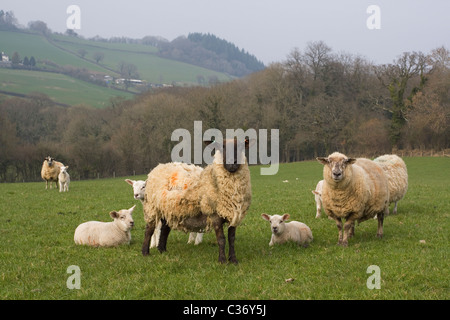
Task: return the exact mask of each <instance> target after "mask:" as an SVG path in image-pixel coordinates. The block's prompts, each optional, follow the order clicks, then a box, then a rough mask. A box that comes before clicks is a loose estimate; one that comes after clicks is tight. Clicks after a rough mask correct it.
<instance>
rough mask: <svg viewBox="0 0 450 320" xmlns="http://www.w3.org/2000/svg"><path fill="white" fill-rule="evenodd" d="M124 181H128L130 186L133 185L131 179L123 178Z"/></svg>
mask: <svg viewBox="0 0 450 320" xmlns="http://www.w3.org/2000/svg"><path fill="white" fill-rule="evenodd" d="M125 182H126V183H128V184H129V185H130V186H132V185H133V180H130V179H125Z"/></svg>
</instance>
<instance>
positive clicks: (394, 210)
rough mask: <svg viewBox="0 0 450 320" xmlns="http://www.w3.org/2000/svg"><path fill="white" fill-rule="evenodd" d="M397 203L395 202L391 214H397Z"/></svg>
mask: <svg viewBox="0 0 450 320" xmlns="http://www.w3.org/2000/svg"><path fill="white" fill-rule="evenodd" d="M397 203H398V202H397V201H395V204H394V209H393V210H392V214H397Z"/></svg>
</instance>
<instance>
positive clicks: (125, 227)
mask: <svg viewBox="0 0 450 320" xmlns="http://www.w3.org/2000/svg"><path fill="white" fill-rule="evenodd" d="M135 207H136V205H134V206H132V207H131V208H130V209H128V210H126V209H123V210H120V211H119V212H117V211H111V212H110V213H109V215H110V216H111V218H113V219H114V221H112V222H99V221H88V222H84V223H82V224H80V225H79V226H78V227H77V228H76V229H75V234H74V237H73V238H74V241H75V243H76V244H80V245H88V246H92V247H115V246H118V245H121V244H125V243H126V244H129V243H130V241H131V232H130V230H131V228H132V227H133V226H134V221H133V217H132V214H133V210H134V208H135Z"/></svg>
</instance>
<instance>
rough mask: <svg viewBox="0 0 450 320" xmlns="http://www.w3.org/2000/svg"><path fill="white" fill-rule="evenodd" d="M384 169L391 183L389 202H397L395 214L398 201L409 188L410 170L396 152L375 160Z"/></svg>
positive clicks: (395, 209)
mask: <svg viewBox="0 0 450 320" xmlns="http://www.w3.org/2000/svg"><path fill="white" fill-rule="evenodd" d="M373 161H374V162H376V163H377V164H378V165H379V166H380V167H381V168H382V169H383V170H384V173H385V175H386V177H387V179H388V184H389V203H393V202H394V203H395V205H394V209H393V211H392V213H393V214H396V213H397V203H398V201H400V200H401V199H403V197H404V196H405V194H406V191H407V190H408V171H407V170H406V164H405V162H404V161H403V160H402V158H400V157H399V156H397V155H395V154H385V155H384V156H380V157H378V158H376V159H374V160H373Z"/></svg>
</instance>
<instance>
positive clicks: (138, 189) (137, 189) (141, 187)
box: [125, 179, 203, 248]
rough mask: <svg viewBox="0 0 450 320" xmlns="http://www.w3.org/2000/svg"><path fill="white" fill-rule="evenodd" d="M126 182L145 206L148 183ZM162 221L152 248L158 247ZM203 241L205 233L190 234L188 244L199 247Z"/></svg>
mask: <svg viewBox="0 0 450 320" xmlns="http://www.w3.org/2000/svg"><path fill="white" fill-rule="evenodd" d="M125 181H126V182H127V183H128V184H129V185H131V186H132V187H133V194H134V198H135V199H136V200H140V201H141V202H142V204H144V196H145V185H146V181H144V180H130V179H125ZM161 225H162V224H161V221H159V222H158V223H157V224H156V227H155V232H154V233H153V236H152V239H151V241H150V248H156V247H157V246H158V241H159V235H160V233H161ZM202 241H203V233H201V232H198V233H197V232H191V233H189V240H188V243H193V242H194V245H198V244H200V243H201V242H202Z"/></svg>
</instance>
